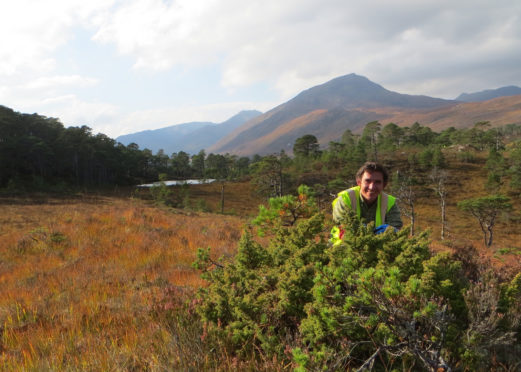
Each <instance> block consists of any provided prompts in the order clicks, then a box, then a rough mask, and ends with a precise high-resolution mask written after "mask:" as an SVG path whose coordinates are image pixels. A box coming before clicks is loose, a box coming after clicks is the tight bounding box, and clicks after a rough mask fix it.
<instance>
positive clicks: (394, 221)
mask: <svg viewBox="0 0 521 372" xmlns="http://www.w3.org/2000/svg"><path fill="white" fill-rule="evenodd" d="M337 204H338V203H337ZM385 223H386V224H388V225H391V226H392V227H394V228H395V229H398V230H400V229H401V228H402V226H403V222H402V216H401V215H400V208H398V205H397V204H396V203H394V205H393V206H392V207H391V209H389V212H387V214H386V215H385Z"/></svg>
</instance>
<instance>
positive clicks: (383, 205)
mask: <svg viewBox="0 0 521 372" xmlns="http://www.w3.org/2000/svg"><path fill="white" fill-rule="evenodd" d="M339 198H342V200H343V201H344V204H345V205H346V206H347V207H348V208H351V209H352V210H353V212H355V213H356V215H357V216H358V218H360V214H361V209H360V203H359V200H360V186H355V187H351V188H350V189H347V190H344V191H342V192H340V193H338V196H337V198H336V199H335V200H333V204H332V205H333V209H334V208H335V204H336V203H337V202H338V200H339ZM395 202H396V198H395V197H394V196H392V195H389V194H386V193H384V192H381V193H380V195H378V200H377V204H376V216H375V221H374V222H375V227H376V226H380V225H382V224H383V223H385V215H386V214H387V212H389V210H390V209H391V208H392V206H393V205H394V203H395ZM368 222H370V221H368ZM331 241H332V243H333V244H338V243H339V242H340V241H341V237H340V229H339V228H338V227H337V226H335V227H333V229H332V230H331Z"/></svg>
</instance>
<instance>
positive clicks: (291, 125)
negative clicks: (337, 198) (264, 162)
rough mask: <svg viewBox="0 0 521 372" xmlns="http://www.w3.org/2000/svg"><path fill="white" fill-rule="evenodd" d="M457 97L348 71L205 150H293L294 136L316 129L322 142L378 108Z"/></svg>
mask: <svg viewBox="0 0 521 372" xmlns="http://www.w3.org/2000/svg"><path fill="white" fill-rule="evenodd" d="M455 104H457V102H456V101H451V100H444V99H439V98H432V97H427V96H415V95H408V94H400V93H396V92H392V91H390V90H387V89H385V88H383V87H382V86H380V85H378V84H376V83H373V82H372V81H370V80H369V79H367V78H366V77H363V76H359V75H356V74H350V75H346V76H342V77H339V78H336V79H333V80H331V81H329V82H327V83H325V84H322V85H318V86H316V87H313V88H310V89H308V90H305V91H303V92H302V93H300V94H299V95H297V96H296V97H295V98H293V99H291V100H290V101H288V102H286V103H284V104H282V105H280V106H278V107H276V108H274V109H272V110H270V111H268V112H267V113H265V114H263V115H261V116H258V117H256V118H254V119H252V120H250V121H249V122H247V123H245V124H244V125H243V126H241V127H240V128H238V129H237V130H236V131H234V132H232V133H231V134H230V135H228V136H226V137H224V138H223V139H222V140H221V141H219V142H218V143H217V144H215V145H214V146H211V147H210V148H209V149H208V151H209V152H217V153H225V152H230V153H235V154H239V155H253V154H256V153H258V154H261V155H263V154H268V153H274V152H278V151H280V150H281V149H283V150H285V151H287V152H291V151H292V147H293V143H294V142H295V139H296V138H298V137H300V136H302V135H304V134H313V135H315V136H316V137H317V138H318V139H319V142H320V143H321V144H327V143H328V142H329V141H332V140H338V139H339V138H340V137H341V136H342V133H343V132H344V131H345V130H346V129H351V130H353V131H356V130H360V129H361V128H362V127H363V126H364V125H365V124H367V123H368V122H370V121H373V120H382V119H384V118H385V117H386V116H388V115H387V112H386V111H385V110H384V111H383V112H382V111H381V110H377V109H382V108H388V109H389V110H391V111H392V110H393V109H394V110H396V109H398V110H408V109H435V108H439V107H444V106H450V105H455Z"/></svg>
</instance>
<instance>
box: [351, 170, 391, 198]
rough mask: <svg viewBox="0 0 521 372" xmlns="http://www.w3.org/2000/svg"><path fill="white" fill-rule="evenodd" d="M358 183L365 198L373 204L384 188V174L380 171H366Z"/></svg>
mask: <svg viewBox="0 0 521 372" xmlns="http://www.w3.org/2000/svg"><path fill="white" fill-rule="evenodd" d="M356 183H357V184H358V186H360V193H361V194H362V197H363V198H364V200H365V201H366V202H367V203H368V204H373V203H374V202H375V201H376V199H377V198H378V195H380V193H381V192H382V190H383V189H384V176H383V174H382V173H380V172H367V171H365V172H364V173H363V174H362V178H360V179H357V180H356Z"/></svg>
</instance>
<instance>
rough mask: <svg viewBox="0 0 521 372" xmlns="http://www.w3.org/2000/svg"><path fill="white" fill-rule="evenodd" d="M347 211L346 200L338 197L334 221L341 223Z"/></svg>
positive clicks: (334, 208) (334, 210)
mask: <svg viewBox="0 0 521 372" xmlns="http://www.w3.org/2000/svg"><path fill="white" fill-rule="evenodd" d="M346 210H347V206H346V205H345V203H344V198H343V197H341V196H338V197H337V198H336V202H335V205H334V207H333V221H335V223H339V222H340V221H341V220H342V217H344V215H345V213H346Z"/></svg>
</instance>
